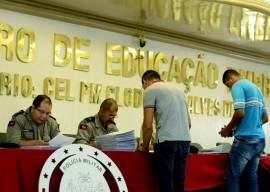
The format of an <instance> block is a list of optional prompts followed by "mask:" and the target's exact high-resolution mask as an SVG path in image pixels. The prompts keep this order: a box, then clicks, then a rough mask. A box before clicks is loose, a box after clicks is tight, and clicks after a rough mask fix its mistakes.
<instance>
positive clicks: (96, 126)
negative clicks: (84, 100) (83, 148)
mask: <svg viewBox="0 0 270 192" xmlns="http://www.w3.org/2000/svg"><path fill="white" fill-rule="evenodd" d="M117 111H118V106H117V103H116V101H115V100H114V99H112V98H108V99H106V100H104V101H103V102H102V103H101V105H100V108H99V112H98V113H97V114H96V115H94V116H91V117H87V118H85V119H83V120H82V121H81V122H80V124H79V126H78V132H77V138H76V140H75V142H74V143H81V144H88V145H90V146H93V147H96V143H95V137H96V136H100V135H106V134H108V133H112V132H117V131H118V129H117V127H116V124H115V122H114V118H115V117H117Z"/></svg>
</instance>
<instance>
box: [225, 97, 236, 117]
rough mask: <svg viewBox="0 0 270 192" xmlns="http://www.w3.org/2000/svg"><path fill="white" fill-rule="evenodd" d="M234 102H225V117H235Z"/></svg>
mask: <svg viewBox="0 0 270 192" xmlns="http://www.w3.org/2000/svg"><path fill="white" fill-rule="evenodd" d="M233 112H234V110H233V102H232V101H223V116H224V117H231V116H232V115H233Z"/></svg>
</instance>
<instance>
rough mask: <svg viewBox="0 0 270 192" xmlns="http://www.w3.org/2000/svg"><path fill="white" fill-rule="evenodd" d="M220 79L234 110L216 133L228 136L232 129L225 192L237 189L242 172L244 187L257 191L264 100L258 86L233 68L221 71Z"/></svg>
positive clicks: (265, 121)
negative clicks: (232, 135)
mask: <svg viewBox="0 0 270 192" xmlns="http://www.w3.org/2000/svg"><path fill="white" fill-rule="evenodd" d="M222 81H223V83H224V85H226V86H227V87H229V88H231V93H232V97H233V104H234V114H233V116H232V119H231V121H230V122H229V124H228V125H227V126H224V128H223V129H222V130H221V131H220V132H219V133H220V134H221V136H222V137H230V136H231V133H232V131H234V132H235V134H234V141H233V144H232V148H231V151H230V154H229V158H228V164H227V168H226V172H225V177H224V179H225V184H226V187H227V190H228V192H238V191H239V179H240V176H241V175H242V176H243V177H244V178H245V179H247V181H246V182H245V183H246V184H247V185H248V187H247V191H250V192H258V183H257V169H258V164H259V160H260V156H261V155H262V153H263V150H264V147H265V134H264V130H263V128H262V125H263V124H264V123H267V122H268V114H267V110H266V106H265V101H264V98H263V95H262V93H261V91H260V90H259V88H258V87H257V86H256V85H254V84H253V83H251V82H250V81H248V80H247V79H243V78H242V76H241V75H240V74H239V73H238V72H237V71H235V70H233V69H229V70H226V71H225V72H224V74H223V78H222Z"/></svg>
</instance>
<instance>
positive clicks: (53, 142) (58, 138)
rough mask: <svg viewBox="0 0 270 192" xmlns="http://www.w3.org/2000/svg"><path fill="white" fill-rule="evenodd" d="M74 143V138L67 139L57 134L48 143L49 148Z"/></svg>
mask: <svg viewBox="0 0 270 192" xmlns="http://www.w3.org/2000/svg"><path fill="white" fill-rule="evenodd" d="M74 141H75V138H73V137H68V136H65V135H62V134H61V133H59V134H58V135H57V136H56V137H54V138H53V139H52V140H50V141H49V146H57V147H63V146H65V145H69V144H71V143H73V142H74Z"/></svg>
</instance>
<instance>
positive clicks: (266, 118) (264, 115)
mask: <svg viewBox="0 0 270 192" xmlns="http://www.w3.org/2000/svg"><path fill="white" fill-rule="evenodd" d="M267 122H268V114H267V113H265V114H263V115H262V123H263V124H265V123H267Z"/></svg>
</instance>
